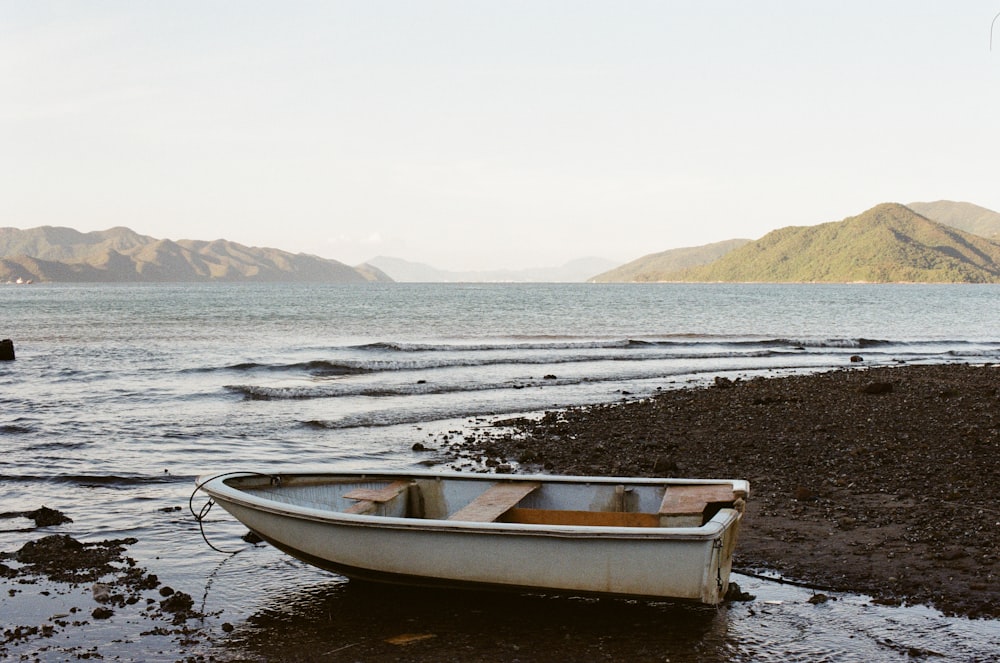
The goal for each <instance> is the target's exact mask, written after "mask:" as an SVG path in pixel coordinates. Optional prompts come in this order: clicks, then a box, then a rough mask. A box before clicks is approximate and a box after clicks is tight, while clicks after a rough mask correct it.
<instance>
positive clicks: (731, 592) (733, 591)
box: [726, 582, 757, 601]
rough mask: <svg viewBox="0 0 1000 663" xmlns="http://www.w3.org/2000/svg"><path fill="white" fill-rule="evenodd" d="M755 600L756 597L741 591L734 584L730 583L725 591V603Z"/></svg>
mask: <svg viewBox="0 0 1000 663" xmlns="http://www.w3.org/2000/svg"><path fill="white" fill-rule="evenodd" d="M755 598H757V597H756V596H754V595H753V594H750V593H748V592H744V591H743V589H742V588H741V587H740V586H739V585H737V584H736V583H735V582H730V583H729V589H727V590H726V600H727V601H753V600H754V599H755Z"/></svg>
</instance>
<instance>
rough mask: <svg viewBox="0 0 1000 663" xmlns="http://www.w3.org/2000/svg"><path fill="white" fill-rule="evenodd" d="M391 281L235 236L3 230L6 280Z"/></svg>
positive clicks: (0, 254)
mask: <svg viewBox="0 0 1000 663" xmlns="http://www.w3.org/2000/svg"><path fill="white" fill-rule="evenodd" d="M19 278H20V279H22V280H25V281H27V280H33V281H53V282H58V281H63V282H65V281H74V282H144V281H158V282H167V281H177V282H189V281H311V282H325V283H364V282H368V281H391V280H392V279H390V278H389V277H388V276H386V275H385V274H384V273H382V272H381V271H379V270H378V269H375V268H373V267H371V266H362V267H359V268H355V267H349V266H347V265H345V264H343V263H341V262H337V261H336V260H327V259H326V258H320V257H318V256H313V255H308V254H305V253H296V254H293V253H288V252H286V251H279V250H278V249H269V248H259V247H249V246H243V245H242V244H237V243H236V242H230V241H227V240H222V239H220V240H215V241H213V242H203V241H197V240H185V239H182V240H178V241H176V242H174V241H171V240H168V239H156V238H153V237H147V236H145V235H139V234H137V233H135V232H133V231H131V230H129V229H128V228H111V229H109V230H102V231H95V232H89V233H81V232H78V231H76V230H73V229H72V228H57V227H52V226H43V227H40V228H32V229H29V230H19V229H17V228H0V282H3V281H14V280H17V279H19Z"/></svg>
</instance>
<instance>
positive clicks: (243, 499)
mask: <svg viewBox="0 0 1000 663" xmlns="http://www.w3.org/2000/svg"><path fill="white" fill-rule="evenodd" d="M253 476H258V477H266V476H272V477H273V476H279V477H326V478H330V479H332V480H334V481H335V480H336V479H338V478H343V479H345V480H347V481H344V483H348V482H350V481H378V480H386V479H389V480H392V479H397V480H398V479H401V478H424V479H439V480H441V481H447V480H450V479H454V480H475V481H483V482H496V481H508V480H511V481H542V482H549V483H574V484H578V483H584V484H586V483H590V484H595V483H597V484H612V485H621V484H624V485H630V484H631V485H667V486H669V485H713V484H714V485H718V484H730V485H732V486H733V490H734V492H740V491H742V492H743V493H744V494H747V493H748V492H749V485H748V483H747V482H746V481H745V480H743V479H675V478H662V479H657V478H647V477H583V476H565V475H537V474H536V475H528V474H521V475H495V474H478V475H468V474H459V473H451V474H449V473H440V472H426V471H424V472H422V471H412V472H411V471H398V472H391V471H389V472H377V471H376V472H370V471H362V472H314V471H312V472H310V471H305V472H297V471H285V472H281V473H270V474H267V473H261V472H227V473H224V474H217V475H204V476H199V477H198V479H197V485H198V487H199V489H201V490H204V491H205V492H206V493H207V494H208V495H209V496H211V497H212V498H214V499H215V500H216V501H223V502H229V503H232V504H235V505H239V506H242V507H244V508H249V509H256V510H260V511H264V512H267V513H271V514H274V515H278V516H282V517H288V518H294V519H297V520H306V521H311V522H319V523H325V524H330V525H339V526H343V527H368V528H377V529H396V530H399V529H402V530H414V531H422V532H455V533H469V534H475V533H478V534H504V535H512V534H514V535H522V536H543V537H545V536H547V537H558V538H567V537H568V538H599V539H645V540H657V541H669V540H675V541H692V542H693V541H708V540H712V539H716V538H718V537H719V536H720V535H721V534H722V533H723V532H725V531H726V529H728V528H729V527H731V526H733V525H734V524H735V523H736V522H737V521H738V520H739V519H740V517H741V515H742V514H741V513H740V512H739V511H738V510H737V509H735V508H722V509H720V510H719V511H718V513H716V514H715V515H714V516H713V517H712V518H711V519H710V520H709V521H708V522H706V523H704V524H703V525H701V526H699V527H625V526H602V525H559V524H536V523H507V522H496V521H491V522H474V521H464V520H462V521H460V520H446V519H437V518H406V517H396V516H381V515H369V514H355V513H346V512H344V511H334V510H328V509H318V508H315V507H309V506H302V505H296V504H290V503H286V502H280V501H277V500H273V499H270V498H267V497H262V496H258V495H254V494H253V493H249V492H247V491H245V490H242V489H240V488H237V487H235V486H232V485H229V483H227V482H229V481H232V480H234V479H241V478H247V477H253ZM206 477H207V478H206Z"/></svg>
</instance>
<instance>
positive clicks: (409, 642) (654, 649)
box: [227, 581, 735, 661]
mask: <svg viewBox="0 0 1000 663" xmlns="http://www.w3.org/2000/svg"><path fill="white" fill-rule="evenodd" d="M727 621H728V620H727V616H726V610H725V609H722V610H717V609H715V608H708V607H701V606H679V605H672V604H666V603H648V602H636V601H623V600H609V599H581V598H566V597H545V596H532V595H513V594H498V593H484V592H468V591H450V590H428V589H419V588H406V587H393V586H383V585H375V584H370V583H359V582H355V581H352V582H348V583H344V582H340V581H331V582H328V583H323V584H320V585H316V586H314V587H311V588H308V589H301V590H299V591H297V592H289V593H288V594H287V595H284V596H275V597H272V598H271V600H270V601H269V602H268V603H267V604H266V605H265V606H263V607H262V608H260V609H259V610H258V611H257V612H256V613H255V614H253V615H252V616H251V617H250V618H249V619H247V620H246V622H245V623H244V624H241V625H239V626H238V627H236V629H235V630H234V631H233V633H232V634H231V635H230V637H229V640H228V642H227V648H228V649H229V654H230V655H235V656H236V657H237V658H240V659H243V660H258V659H265V660H275V659H278V658H280V659H282V660H286V661H311V660H318V659H320V658H326V659H329V660H339V659H341V658H342V659H345V660H392V659H394V658H401V659H406V660H410V661H413V660H416V661H422V660H426V661H432V660H433V661H443V660H456V661H458V660H461V661H478V660H483V661H496V660H513V659H519V660H525V661H546V660H560V661H565V660H626V659H628V660H660V661H662V660H671V661H678V660H700V661H713V660H730V659H731V658H732V655H733V654H734V653H735V652H734V651H733V650H732V649H731V648H730V645H729V644H728V643H727V639H726V625H727Z"/></svg>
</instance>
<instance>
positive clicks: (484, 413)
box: [0, 284, 1000, 661]
mask: <svg viewBox="0 0 1000 663" xmlns="http://www.w3.org/2000/svg"><path fill="white" fill-rule="evenodd" d="M998 304H1000V287H996V286H751V285H747V286H733V285H719V286H703V285H686V286H685V285H649V286H604V285H601V286H588V285H582V284H579V285H562V286H560V285H537V286H531V285H484V284H476V285H465V286H463V285H431V284H427V285H420V284H396V285H373V286H372V287H356V286H355V287H340V286H303V285H296V286H286V285H267V286H243V285H229V286H226V285H214V286H203V285H198V286H178V285H162V286H149V285H145V286H123V285H118V286H116V285H101V286H44V285H33V286H30V287H6V288H0V305H2V315H0V336H2V337H10V338H13V339H14V342H15V346H16V350H17V356H18V358H17V360H16V361H15V362H4V363H0V443H2V444H3V448H4V454H3V455H2V456H0V489H2V498H0V500H2V504H0V511H20V510H30V509H35V508H37V507H39V506H41V505H42V504H45V505H47V506H49V507H52V508H58V509H60V510H62V511H64V512H66V513H67V515H69V516H70V517H71V518H73V520H74V522H73V523H71V524H67V525H63V526H60V527H58V528H50V529H47V530H42V531H18V530H20V529H22V528H26V527H27V526H28V524H30V523H28V521H25V520H23V519H11V520H3V521H0V528H6V531H0V550H4V551H12V550H16V549H18V548H19V547H20V545H22V544H23V543H24V542H25V541H27V540H29V539H33V538H37V537H39V536H41V535H42V534H44V533H49V532H60V533H68V534H71V535H73V536H75V537H77V538H79V539H80V540H88V541H93V540H98V539H105V538H118V537H125V536H134V537H136V538H137V539H138V540H139V543H137V544H136V545H135V546H133V547H132V548H131V549H130V553H129V554H130V555H132V556H133V557H135V558H136V560H137V561H138V562H139V564H141V565H143V566H145V567H147V568H148V569H149V570H150V571H151V572H153V573H156V574H157V575H158V576H159V577H160V578H161V579H162V580H163V581H164V582H166V583H169V584H170V585H171V586H172V587H174V588H176V589H179V590H182V591H185V592H188V593H190V594H191V595H192V596H194V597H196V599H198V598H200V597H204V603H205V609H206V610H207V611H209V612H216V611H222V613H221V614H220V615H217V616H212V617H209V618H207V620H206V623H205V628H206V629H207V632H209V633H211V634H212V641H213V642H214V643H215V644H214V645H209V644H206V643H205V642H204V641H203V642H201V643H199V644H196V645H195V644H192V645H185V646H183V647H182V646H181V645H179V644H178V642H177V640H176V638H173V639H172V638H169V637H162V636H140V633H141V632H142V630H143V628H148V624H145V626H143V622H142V620H137V621H136V622H135V624H132V625H130V622H129V619H130V618H129V617H128V616H127V615H126V614H122V615H116V616H115V617H113V618H112V619H111V620H109V621H108V622H107V623H102V624H100V625H94V624H91V625H89V626H88V627H86V628H83V629H77V630H73V631H72V636H71V640H72V641H73V642H76V643H77V644H79V645H81V646H82V645H83V644H85V643H90V644H91V645H92V646H94V647H99V649H100V652H101V653H102V654H104V655H105V656H108V657H109V658H110V657H111V656H117V657H119V658H120V659H123V660H176V659H177V658H178V657H179V655H180V652H182V651H185V652H188V653H197V652H200V651H211V652H213V653H214V654H215V655H217V656H225V657H235V658H237V659H245V660H258V659H259V660H263V659H266V658H272V657H273V655H274V653H275V652H281V651H284V652H288V651H300V650H296V649H295V647H297V646H300V647H302V648H303V649H304V650H309V652H310V655H315V653H316V651H313V650H317V651H320V652H321V653H322V652H333V653H331V654H330V657H331V660H338V658H343V659H345V660H346V659H350V660H371V659H373V658H385V657H390V658H392V657H398V658H404V659H405V658H408V657H409V658H413V657H415V656H416V655H417V654H419V655H421V656H423V655H426V656H427V660H435V659H444V660H448V659H454V660H469V659H472V660H475V659H476V658H477V657H478V658H480V659H482V660H496V659H497V658H501V659H513V658H519V659H520V660H553V659H555V658H557V657H558V658H559V660H565V657H563V654H564V653H566V652H570V653H571V655H570V658H579V659H582V660H618V659H622V658H626V657H628V658H633V659H636V660H664V659H666V658H669V659H670V660H695V659H697V660H719V661H721V660H765V661H766V660H823V659H824V658H826V660H861V659H867V660H899V659H902V658H906V657H911V658H913V657H916V656H918V655H928V656H929V655H930V654H929V653H928V654H921V652H924V651H926V652H934V653H937V654H940V655H941V656H942V657H943V658H944V659H951V660H976V659H982V660H988V658H989V655H990V654H991V653H992V652H993V651H995V650H996V649H998V648H1000V626H998V624H997V622H995V621H990V622H969V621H966V620H961V619H957V620H956V619H947V618H944V617H942V616H940V615H938V614H936V613H934V612H933V611H928V610H926V609H923V608H912V609H900V608H889V607H882V606H873V605H871V604H870V602H869V601H867V599H865V598H864V597H857V596H841V597H838V600H837V601H833V602H828V603H824V604H821V605H812V604H810V603H807V602H806V599H808V597H809V593H808V592H806V591H804V590H799V589H795V588H791V587H788V586H780V585H777V584H775V583H769V582H763V581H760V580H757V579H754V578H749V577H746V578H738V579H737V581H738V582H739V583H740V584H741V585H742V586H744V589H749V590H750V591H751V592H752V593H755V594H757V597H758V598H757V599H756V600H755V601H753V602H751V603H737V604H733V605H731V606H729V607H727V608H724V609H722V610H721V611H718V612H716V611H714V610H712V611H709V612H708V613H707V614H706V613H705V612H704V611H698V610H695V611H692V610H690V609H680V610H678V609H677V608H676V607H672V606H663V605H650V604H631V603H625V602H620V601H619V602H594V601H582V600H572V599H541V598H537V597H528V598H512V597H505V598H497V597H492V596H482V595H473V596H472V597H471V598H470V597H468V596H466V595H453V594H447V593H445V594H434V595H420V594H414V593H412V592H399V591H394V592H388V593H387V592H384V591H381V592H380V591H371V590H370V588H369V589H364V588H359V587H357V586H356V585H351V584H347V585H345V584H344V583H343V581H342V579H339V578H337V577H336V576H331V575H329V574H325V573H323V572H320V571H316V570H314V569H311V568H309V567H307V566H304V565H302V564H301V563H299V562H297V561H295V560H291V559H289V558H287V557H285V556H284V555H281V554H280V553H277V552H276V551H274V550H272V549H270V548H268V547H266V546H261V547H252V548H248V547H247V546H246V544H244V543H243V542H242V541H240V540H239V538H238V537H239V535H240V534H242V533H243V530H242V529H241V527H240V526H239V525H238V524H236V523H235V522H234V521H232V519H231V518H229V517H228V516H226V515H225V514H223V513H221V512H218V513H215V512H213V514H212V517H211V518H210V522H209V523H208V534H209V536H210V538H211V539H212V540H213V542H217V543H219V544H220V547H222V548H224V549H230V548H233V549H235V548H240V549H244V550H243V552H240V553H239V554H237V555H235V556H233V557H226V556H222V555H219V554H218V553H215V552H213V551H212V550H210V549H209V548H208V547H207V546H206V545H205V543H204V542H203V541H202V539H201V536H200V534H199V531H198V527H197V525H196V524H195V522H194V521H193V519H192V518H191V516H190V514H189V513H188V512H187V510H186V507H187V500H188V497H189V494H190V491H191V489H192V487H193V478H194V476H195V475H196V474H200V473H202V472H211V471H223V470H231V469H259V468H263V467H273V466H274V465H281V466H286V467H289V466H293V465H294V466H302V465H307V466H309V465H311V466H325V465H329V464H335V465H337V466H338V467H340V468H345V469H347V468H355V469H360V468H366V467H374V468H381V469H387V468H400V469H407V468H417V467H423V466H424V465H425V464H434V463H436V462H444V460H445V459H443V458H442V457H441V456H440V455H439V454H437V453H436V452H434V451H430V452H415V451H413V450H412V447H413V445H414V443H416V442H423V443H426V444H428V445H429V446H433V444H434V443H435V441H436V440H437V439H438V438H439V435H440V434H441V433H445V432H447V431H461V433H459V434H467V433H469V432H471V431H472V430H473V429H475V428H476V427H480V426H485V425H488V423H489V421H490V420H491V418H493V417H495V416H498V415H507V414H512V413H521V412H532V411H537V410H541V409H546V408H552V407H562V406H567V405H574V404H582V403H597V402H611V401H617V400H620V399H622V398H639V397H643V396H646V395H649V394H654V393H656V391H657V390H661V389H670V388H676V387H678V386H686V385H691V384H701V383H703V382H705V381H710V380H711V379H712V378H714V377H715V376H716V375H726V376H730V377H738V376H750V375H759V374H763V375H772V374H781V373H784V372H799V371H814V370H826V369H829V368H842V367H848V366H853V365H854V364H852V363H851V361H850V357H851V356H852V355H861V356H863V357H864V359H865V361H864V362H863V364H862V365H885V364H892V363H896V362H908V363H914V362H946V361H969V362H974V363H983V362H989V361H992V362H996V361H998V360H1000V336H998V333H1000V305H998ZM177 506H181V507H184V510H183V511H164V510H163V509H172V508H173V507H177ZM4 589H5V590H6V589H8V586H7V585H4ZM13 589H18V588H16V587H15V588H13ZM83 594H85V592H84V593H83ZM86 600H88V597H87V596H85V595H80V596H77V595H76V594H72V593H71V594H70V595H61V594H59V593H58V592H53V593H50V595H49V596H47V597H46V596H44V595H34V596H33V595H32V594H31V593H30V592H28V591H21V592H16V593H15V595H13V596H11V595H10V594H9V593H8V592H7V591H5V592H3V593H2V594H0V623H2V624H14V623H20V621H19V620H26V619H30V620H33V621H38V620H45V619H48V618H50V617H51V616H52V615H53V614H57V613H61V612H62V611H63V610H62V609H61V608H60V607H59V606H57V605H55V603H57V602H59V601H63V602H65V601H71V602H72V601H80V602H84V601H86ZM768 601H771V603H769V602H768ZM776 601H780V603H774V602H776ZM81 605H82V603H81ZM324 614H325V615H326V617H325V618H324V617H323V615H324ZM334 618H335V619H334ZM227 621H228V622H229V623H231V624H232V625H233V626H234V627H235V630H234V631H232V633H228V634H227V633H224V632H223V631H222V630H221V624H222V623H223V622H227ZM116 629H117V631H116ZM366 629H367V630H366ZM116 632H117V633H118V636H117V638H115V637H112V634H114V633H116ZM359 633H364V637H363V638H361V637H360V636H359V635H358V634H359ZM401 633H417V634H422V635H428V634H431V635H433V636H434V637H433V638H426V639H423V640H419V641H415V642H413V643H412V644H409V645H395V644H390V643H387V642H385V640H386V639H387V638H390V637H392V636H394V635H399V634H401ZM551 633H556V634H558V635H559V637H558V638H556V637H554V636H552V635H551ZM114 639H124V640H125V642H120V643H113V642H109V640H114ZM157 640H158V641H157ZM77 641H79V642H77ZM153 641H156V642H153ZM42 646H44V643H39V642H27V643H24V645H23V648H22V649H19V650H17V651H16V652H13V654H14V655H20V654H22V653H23V654H29V653H32V652H36V653H37V655H38V656H39V658H41V659H43V660H61V659H60V658H59V654H58V653H52V652H42V651H40V649H39V648H40V647H42ZM88 646H90V645H88ZM185 647H186V649H185ZM160 648H162V649H160ZM421 652H423V653H421ZM302 658H303V659H304V660H309V657H308V656H306V655H305V653H303V657H302Z"/></svg>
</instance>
